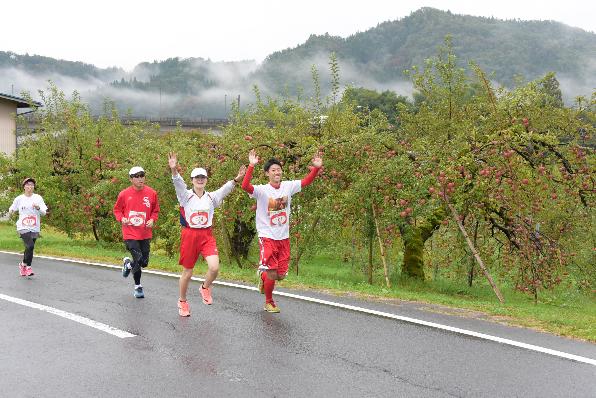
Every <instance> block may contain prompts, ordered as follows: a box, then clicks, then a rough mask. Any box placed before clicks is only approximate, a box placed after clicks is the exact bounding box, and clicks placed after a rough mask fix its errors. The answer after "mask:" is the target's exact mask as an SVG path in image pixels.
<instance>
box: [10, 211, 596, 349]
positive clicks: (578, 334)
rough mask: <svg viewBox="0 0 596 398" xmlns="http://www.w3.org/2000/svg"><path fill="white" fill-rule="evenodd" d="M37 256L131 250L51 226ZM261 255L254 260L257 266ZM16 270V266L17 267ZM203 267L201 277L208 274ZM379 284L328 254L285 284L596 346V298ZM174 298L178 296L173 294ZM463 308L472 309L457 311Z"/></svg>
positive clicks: (444, 284)
mask: <svg viewBox="0 0 596 398" xmlns="http://www.w3.org/2000/svg"><path fill="white" fill-rule="evenodd" d="M0 242H1V243H0V249H1V250H9V251H19V252H20V251H22V242H21V240H20V238H19V237H18V235H17V234H16V232H15V230H14V225H13V224H12V223H7V222H3V223H0ZM36 254H45V255H51V256H58V257H66V258H76V259H86V260H94V261H100V262H106V263H113V264H120V262H121V259H122V257H123V256H124V255H126V254H127V252H126V251H125V249H124V245H120V244H106V243H98V242H96V241H94V240H91V239H77V240H72V239H70V238H68V237H67V236H66V235H64V234H62V233H60V232H57V231H55V230H53V229H51V228H48V227H47V226H44V229H43V230H42V237H41V238H40V239H39V241H38V243H37V245H36ZM256 257H257V256H256V254H255V255H254V259H255V262H256ZM150 268H153V269H160V270H165V271H169V272H179V271H180V267H179V265H178V263H177V258H170V257H168V256H166V255H165V254H163V253H160V252H159V250H154V251H152V256H151V262H150ZM15 270H16V264H15ZM204 270H205V267H204V264H200V265H199V268H198V271H199V272H197V273H196V274H197V275H201V273H202V272H204ZM375 278H376V280H377V281H378V283H379V284H378V285H376V284H375V285H369V284H368V283H366V281H365V278H364V276H363V274H362V272H361V271H360V270H359V269H358V268H357V267H353V266H350V265H349V264H346V263H345V262H343V261H341V260H340V259H339V256H334V255H333V254H329V253H320V252H319V253H318V254H316V255H310V256H309V257H305V258H304V259H303V261H301V263H300V274H299V275H295V273H294V274H292V273H290V275H289V276H288V278H287V279H286V280H284V281H283V282H282V283H281V286H283V287H285V288H299V289H306V290H308V289H313V290H319V291H324V292H326V293H330V294H335V295H347V294H350V295H352V296H358V297H361V298H365V299H368V300H397V301H399V300H406V301H415V302H419V303H421V304H425V305H423V306H425V307H428V308H429V309H430V310H432V311H440V312H443V313H451V314H457V315H459V316H469V317H481V318H483V319H489V320H492V321H494V322H500V323H506V324H510V325H518V326H525V327H530V328H533V329H537V330H542V331H547V332H550V333H554V334H558V335H561V336H568V337H573V338H577V339H582V340H586V341H590V342H596V328H595V327H594V325H596V300H595V298H594V296H593V295H592V296H588V295H587V294H585V293H583V294H582V293H580V292H577V291H570V290H569V289H567V290H564V289H563V288H562V287H560V288H558V289H557V290H554V291H552V292H543V293H542V295H541V298H540V300H539V302H538V304H534V303H533V302H532V299H531V297H529V296H527V295H523V294H521V293H518V292H515V291H513V290H512V289H508V288H507V287H502V291H503V295H504V296H505V301H506V302H505V304H503V305H501V304H499V303H498V301H497V300H496V298H495V296H494V294H493V292H492V291H491V290H490V289H489V288H488V287H486V286H481V285H480V286H474V287H471V288H470V287H468V286H466V285H465V284H456V283H455V282H453V281H448V280H444V281H425V282H412V281H409V280H401V279H400V280H396V281H394V283H393V286H392V288H391V289H387V288H386V287H384V286H382V285H381V283H382V282H383V279H382V277H381V275H380V274H379V275H375ZM219 279H221V280H230V281H242V282H245V283H254V282H255V280H256V278H255V271H254V267H252V266H249V265H246V268H242V269H240V268H238V266H237V265H235V264H231V263H229V262H226V261H225V258H224V259H223V261H222V264H221V272H220V276H219ZM172 294H175V293H174V292H173V293H172ZM454 309H464V310H469V311H460V310H458V311H454Z"/></svg>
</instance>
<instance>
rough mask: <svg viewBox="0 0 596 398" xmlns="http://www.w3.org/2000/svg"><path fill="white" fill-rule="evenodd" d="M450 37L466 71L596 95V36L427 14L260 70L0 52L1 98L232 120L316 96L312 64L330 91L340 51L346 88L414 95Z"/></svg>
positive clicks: (311, 42)
mask: <svg viewBox="0 0 596 398" xmlns="http://www.w3.org/2000/svg"><path fill="white" fill-rule="evenodd" d="M446 35H450V36H451V37H452V43H453V48H454V51H455V53H456V55H457V56H458V60H459V62H460V63H461V64H462V66H465V65H466V64H467V62H469V61H471V60H474V61H475V62H477V63H478V64H479V65H480V66H481V67H482V68H483V69H484V70H485V71H486V72H487V73H489V75H490V76H491V78H492V79H493V81H494V82H495V83H496V84H501V85H505V86H508V87H510V86H511V85H513V84H514V81H515V80H516V79H518V78H521V79H522V80H524V81H529V80H533V79H537V78H540V77H542V76H544V75H545V74H546V73H548V72H550V71H553V72H555V73H556V77H557V79H558V80H559V82H560V84H561V90H562V92H563V96H564V98H565V99H566V101H567V102H569V101H571V100H572V99H573V98H574V97H576V96H578V95H586V96H590V95H591V93H592V91H593V90H594V88H595V87H596V35H595V34H594V33H591V32H586V31H584V30H582V29H578V28H572V27H569V26H566V25H563V24H561V23H558V22H552V21H546V22H544V21H542V22H537V21H520V20H515V21H503V20H498V19H494V18H483V17H472V16H465V15H456V14H452V13H450V12H445V11H440V10H436V9H432V8H423V9H420V10H418V11H416V12H413V13H412V14H411V15H409V16H407V17H404V18H402V19H399V20H396V21H388V22H383V23H380V24H379V25H377V26H376V27H374V28H371V29H369V30H367V31H365V32H358V33H354V34H353V35H352V36H349V37H347V38H342V37H335V36H330V35H320V36H316V35H313V36H311V37H310V38H309V39H308V40H307V41H306V42H305V43H303V44H301V45H299V46H297V47H295V48H288V49H284V50H280V51H278V52H275V53H273V54H271V55H269V56H268V57H267V58H266V59H265V60H264V62H263V63H262V64H257V63H256V62H255V61H241V62H212V61H211V60H209V59H204V58H199V57H197V58H186V59H180V58H170V59H167V60H163V61H153V62H143V63H141V64H139V65H137V66H136V67H135V68H134V69H133V70H132V71H125V70H123V69H121V68H107V69H102V68H97V67H95V66H93V65H90V64H85V63H83V62H72V61H64V60H56V59H53V58H50V57H44V56H39V55H28V54H25V55H21V54H15V53H12V52H8V51H7V52H3V51H0V92H4V93H8V94H15V95H19V94H20V93H21V92H22V91H27V92H30V93H31V94H32V95H33V96H34V97H35V98H37V95H36V93H37V91H38V90H40V89H46V88H47V87H48V80H51V81H52V82H54V83H55V84H56V85H57V86H58V87H59V88H60V89H61V90H62V91H64V92H65V93H67V94H70V93H72V91H74V90H76V91H78V92H79V93H80V94H81V96H82V97H83V99H84V100H85V101H87V102H88V103H89V105H90V106H91V107H92V109H93V111H94V112H100V110H101V109H102V108H103V103H104V100H105V99H106V98H107V99H110V100H113V101H114V102H115V103H116V105H117V107H118V108H119V109H120V110H121V111H122V112H126V111H130V112H131V113H132V114H133V115H144V116H153V117H157V116H159V115H162V116H178V117H224V116H226V114H227V112H229V111H230V104H231V102H232V101H236V100H237V99H238V96H240V101H241V105H246V104H248V103H250V102H252V101H253V100H254V95H253V87H254V86H255V85H256V86H258V87H259V90H260V92H261V94H263V95H272V96H278V95H280V94H283V95H290V96H296V95H298V94H300V93H301V95H302V96H308V95H309V93H311V92H312V77H311V76H312V75H311V67H312V65H315V66H316V68H317V69H318V71H319V74H320V80H321V86H322V89H323V91H324V92H325V90H327V89H328V83H329V75H330V72H329V54H330V53H331V52H335V53H336V55H337V58H338V61H339V65H340V78H341V84H342V86H347V85H350V86H355V87H366V88H371V89H376V90H393V91H396V92H397V93H398V94H399V95H410V94H411V91H412V88H411V84H410V83H409V82H408V81H407V79H406V78H405V77H404V75H403V71H404V70H405V69H410V68H411V67H412V66H413V65H419V66H421V65H423V63H424V60H425V59H427V58H429V57H432V56H434V55H436V54H437V49H438V48H439V46H441V45H442V44H443V41H444V39H445V37H446Z"/></svg>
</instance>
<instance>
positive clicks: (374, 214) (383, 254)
mask: <svg viewBox="0 0 596 398" xmlns="http://www.w3.org/2000/svg"><path fill="white" fill-rule="evenodd" d="M372 211H373V220H374V221H375V228H376V229H377V238H378V240H379V250H380V252H381V261H383V271H384V273H385V284H386V285H387V288H391V282H390V281H389V271H388V270H387V261H386V260H385V246H383V239H381V231H380V230H379V222H378V221H377V211H376V210H375V206H374V205H373V206H372Z"/></svg>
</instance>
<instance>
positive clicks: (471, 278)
mask: <svg viewBox="0 0 596 398" xmlns="http://www.w3.org/2000/svg"><path fill="white" fill-rule="evenodd" d="M478 224H479V222H478V220H476V224H475V225H474V242H473V243H474V247H476V246H478ZM475 264H476V263H475V262H474V256H470V269H469V270H468V286H469V287H472V283H473V282H474V265H475Z"/></svg>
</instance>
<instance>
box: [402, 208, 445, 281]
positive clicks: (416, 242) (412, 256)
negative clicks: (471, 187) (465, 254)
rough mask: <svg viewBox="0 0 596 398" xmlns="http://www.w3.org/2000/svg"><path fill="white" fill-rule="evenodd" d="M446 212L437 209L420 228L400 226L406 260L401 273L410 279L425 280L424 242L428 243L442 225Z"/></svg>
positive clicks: (406, 225)
mask: <svg viewBox="0 0 596 398" xmlns="http://www.w3.org/2000/svg"><path fill="white" fill-rule="evenodd" d="M444 217H445V210H444V209H443V208H442V207H441V208H437V209H436V210H435V211H434V213H433V214H432V215H431V216H430V217H429V218H428V219H426V220H424V221H422V222H421V223H420V224H419V225H418V226H416V225H412V224H402V225H400V228H399V230H400V233H401V235H402V239H403V241H404V260H403V263H402V267H401V273H402V275H404V276H407V277H409V278H416V279H421V280H424V242H426V241H427V240H428V239H429V238H430V237H431V236H432V234H433V233H434V231H435V230H436V229H437V227H438V226H439V225H440V224H441V220H442V219H443V218H444Z"/></svg>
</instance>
